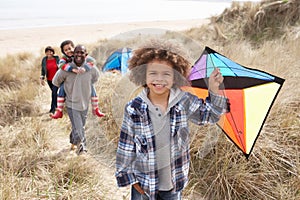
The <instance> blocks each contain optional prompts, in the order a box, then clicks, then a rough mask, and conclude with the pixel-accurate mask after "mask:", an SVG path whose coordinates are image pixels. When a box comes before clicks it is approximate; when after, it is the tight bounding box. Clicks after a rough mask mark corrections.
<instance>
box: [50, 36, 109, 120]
mask: <svg viewBox="0 0 300 200" xmlns="http://www.w3.org/2000/svg"><path fill="white" fill-rule="evenodd" d="M60 49H61V52H62V54H63V57H62V58H61V59H60V61H59V64H58V67H59V68H60V69H62V70H64V71H69V72H74V73H77V74H79V73H84V72H85V71H89V70H90V68H91V67H92V66H93V64H94V63H95V59H94V58H92V57H91V56H87V57H86V63H87V64H86V65H85V66H84V68H83V69H78V68H76V67H72V66H71V65H70V64H69V63H70V62H72V57H73V51H74V43H73V42H72V41H71V40H65V41H63V42H62V43H61V45H60ZM91 87H92V94H91V103H92V111H93V114H94V115H97V116H98V117H103V116H105V114H104V113H102V112H100V110H99V108H98V97H97V94H96V90H95V88H94V86H93V85H92V86H91ZM64 103H65V91H64V85H63V84H61V86H60V87H59V92H58V96H57V109H56V111H55V113H54V114H53V115H50V116H51V118H53V119H58V118H62V116H63V107H64Z"/></svg>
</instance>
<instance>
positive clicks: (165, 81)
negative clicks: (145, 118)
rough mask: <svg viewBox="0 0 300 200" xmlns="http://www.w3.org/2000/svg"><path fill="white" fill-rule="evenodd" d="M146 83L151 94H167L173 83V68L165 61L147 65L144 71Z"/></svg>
mask: <svg viewBox="0 0 300 200" xmlns="http://www.w3.org/2000/svg"><path fill="white" fill-rule="evenodd" d="M146 83H147V86H148V88H149V89H150V92H152V93H153V94H157V95H162V94H169V92H170V89H171V88H172V86H173V83H174V70H173V67H172V66H170V64H169V63H167V62H165V61H154V62H151V63H149V64H148V65H147V71H146Z"/></svg>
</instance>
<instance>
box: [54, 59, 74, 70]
mask: <svg viewBox="0 0 300 200" xmlns="http://www.w3.org/2000/svg"><path fill="white" fill-rule="evenodd" d="M58 68H59V69H62V70H64V71H67V72H74V69H75V68H74V67H73V66H71V65H70V60H68V58H67V57H65V56H64V57H62V58H61V59H60V60H59V63H58ZM75 73H76V72H75Z"/></svg>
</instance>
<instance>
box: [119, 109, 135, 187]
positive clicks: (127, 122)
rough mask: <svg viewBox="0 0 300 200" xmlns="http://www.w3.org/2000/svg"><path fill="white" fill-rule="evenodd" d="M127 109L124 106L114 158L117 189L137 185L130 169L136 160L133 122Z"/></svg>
mask: <svg viewBox="0 0 300 200" xmlns="http://www.w3.org/2000/svg"><path fill="white" fill-rule="evenodd" d="M128 109H131V108H130V107H127V106H126V108H125V111H124V118H123V123H122V127H121V133H120V138H119V143H118V148H117V156H116V173H115V177H116V179H117V184H118V186H119V187H122V186H127V185H131V184H134V183H137V179H136V177H135V175H134V173H133V169H132V163H133V162H134V159H135V158H136V154H135V142H134V130H133V126H132V124H133V121H132V118H131V117H130V115H129V112H128Z"/></svg>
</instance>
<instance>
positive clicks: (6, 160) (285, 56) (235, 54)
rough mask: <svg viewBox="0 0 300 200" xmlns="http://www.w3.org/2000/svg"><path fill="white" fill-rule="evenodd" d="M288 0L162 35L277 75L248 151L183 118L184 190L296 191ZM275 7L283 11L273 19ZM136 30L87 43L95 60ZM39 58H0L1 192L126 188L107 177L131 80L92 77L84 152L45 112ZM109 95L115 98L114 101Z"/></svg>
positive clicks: (92, 193)
mask: <svg viewBox="0 0 300 200" xmlns="http://www.w3.org/2000/svg"><path fill="white" fill-rule="evenodd" d="M273 2H275V1H273ZM276 2H277V1H276ZM292 3H294V4H292ZM295 4H296V5H295ZM295 7H296V8H298V9H299V4H297V2H296V1H288V4H282V3H281V4H279V3H277V4H275V3H272V1H271V4H270V3H268V4H267V3H265V4H263V5H262V6H258V7H257V6H253V5H252V4H246V5H245V6H243V7H241V6H239V5H238V4H235V3H234V4H233V5H232V8H231V9H229V10H227V11H224V13H223V15H221V16H219V17H217V18H214V19H213V21H212V23H211V24H209V25H205V26H203V27H198V28H195V29H191V30H187V31H185V32H184V33H180V34H179V33H168V34H166V35H165V36H163V37H165V38H166V39H172V40H176V41H177V42H180V43H183V44H184V46H185V47H186V48H187V49H193V52H194V54H195V55H191V57H192V59H195V57H197V56H198V55H199V52H201V51H202V48H203V47H204V46H205V45H207V46H210V47H212V48H213V49H215V50H217V51H219V52H221V53H222V54H224V55H227V56H228V57H229V58H231V59H233V60H235V61H237V62H238V63H241V64H243V65H245V66H248V67H251V68H258V69H261V70H265V71H268V72H270V73H272V74H275V75H278V76H280V77H283V78H284V79H286V82H285V83H284V86H283V88H282V90H281V92H280V94H279V96H278V98H277V100H276V101H275V104H274V106H273V108H272V110H271V112H270V115H269V117H268V119H267V121H266V124H265V126H264V128H263V130H262V133H261V135H260V137H259V139H258V141H257V143H256V145H255V148H254V150H253V154H252V155H251V157H250V158H249V161H246V160H245V159H244V157H243V156H242V155H241V153H240V151H238V150H237V149H236V147H235V146H233V145H232V144H231V142H229V141H228V140H227V139H226V138H225V137H224V135H223V134H222V133H220V131H219V129H217V128H216V127H201V128H198V127H195V126H192V129H191V130H192V141H191V158H192V165H191V170H190V177H191V181H190V183H189V187H188V188H187V189H186V190H185V193H186V194H187V196H189V197H187V198H188V199H200V197H201V198H203V199H299V198H300V191H299V188H300V174H299V170H300V164H299V155H298V153H297V152H299V150H300V149H299V148H300V138H299V135H298V134H299V127H300V122H299V121H300V116H299V107H300V103H299V102H300V101H299V99H300V91H299V88H300V87H299V78H300V75H299V66H300V61H299V56H300V50H299V48H298V47H299V45H300V37H299V35H297V33H298V31H297V30H299V26H297V22H298V23H299V16H298V18H297V14H299V13H300V12H297V10H296V11H294V9H295ZM278 12H280V13H284V12H288V13H289V15H287V14H285V15H280V16H281V18H279V19H278V17H279V13H278ZM256 13H263V14H264V15H261V14H260V15H255V14H256ZM241 16H243V17H241ZM254 16H260V18H259V21H260V23H254V22H255V19H256V20H257V19H258V18H254ZM263 16H264V17H265V18H262V17H263ZM272 16H273V17H272ZM271 19H274V20H275V21H277V23H275V22H272V21H270V20H271ZM295 19H297V20H295ZM264 20H265V21H264ZM294 21H296V22H294ZM256 22H257V21H256ZM267 22H269V24H267ZM279 22H280V23H279ZM258 24H259V25H261V26H258ZM251 25H252V26H255V27H252V28H251ZM249 30H256V31H249ZM256 33H257V34H256ZM141 40H142V38H141V37H138V38H134V39H132V40H130V39H127V40H108V41H101V44H99V45H95V46H91V47H89V48H90V49H93V52H92V55H93V56H94V57H96V58H97V60H98V63H100V64H101V63H103V62H104V60H103V57H105V56H107V55H108V54H109V52H110V51H111V50H112V49H114V48H116V47H122V46H131V47H135V46H136V45H137V44H139V42H140V41H141ZM195 44H196V45H195ZM99 46H100V47H99ZM196 48H197V51H194V50H195V49H196ZM98 55H104V56H103V57H99V56H98ZM41 56H42V55H41ZM40 59H41V57H39V58H36V57H33V56H32V55H31V54H30V53H26V52H25V53H22V54H19V55H17V56H7V57H6V58H4V59H3V60H1V62H0V69H1V70H0V92H1V97H0V126H1V127H0V132H1V138H0V180H1V182H0V187H1V189H0V197H1V199H41V198H45V199H122V198H127V197H126V196H128V191H127V190H126V189H124V190H123V189H117V188H116V186H115V182H114V178H113V171H114V151H115V147H116V141H117V137H118V130H119V124H120V119H121V116H122V108H123V107H122V105H123V104H124V103H125V102H126V101H127V99H128V98H129V96H131V94H132V93H133V92H132V91H131V90H128V88H133V87H129V86H130V85H129V82H128V80H126V79H124V78H120V77H119V76H117V75H103V76H102V77H101V80H100V81H99V83H98V84H97V85H96V88H97V93H98V95H99V99H100V105H101V107H102V109H103V111H105V112H106V113H107V114H108V115H107V117H105V118H103V119H101V120H100V122H99V119H95V118H94V117H93V116H91V115H90V116H89V123H88V125H87V137H88V138H87V140H88V145H89V148H90V152H91V155H90V156H89V157H87V158H82V157H76V156H74V155H72V154H70V153H69V150H68V149H69V144H68V134H69V128H70V127H69V125H67V124H69V123H68V119H67V117H66V116H65V118H64V119H61V120H57V121H51V120H49V119H48V115H47V114H46V113H45V112H46V111H47V110H48V105H49V97H50V93H49V90H47V89H48V88H47V87H42V88H41V87H40V86H39V83H38V80H37V77H39V71H40V69H39V67H38V66H39V62H40ZM19 66H22V68H20V67H19ZM125 89H126V90H125ZM118 103H120V104H121V106H116V105H117V104H118ZM206 133H209V134H206ZM190 193H193V195H194V196H190V195H188V194H190ZM199 196H200V197H199Z"/></svg>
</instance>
